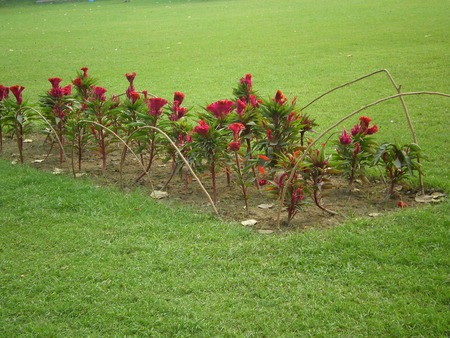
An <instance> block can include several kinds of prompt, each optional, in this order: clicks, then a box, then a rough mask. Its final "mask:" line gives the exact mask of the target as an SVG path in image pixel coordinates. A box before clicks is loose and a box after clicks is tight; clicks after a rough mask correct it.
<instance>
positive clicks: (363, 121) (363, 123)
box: [359, 116, 372, 132]
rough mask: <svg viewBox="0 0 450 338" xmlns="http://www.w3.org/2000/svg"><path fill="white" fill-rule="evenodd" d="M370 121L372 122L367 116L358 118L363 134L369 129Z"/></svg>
mask: <svg viewBox="0 0 450 338" xmlns="http://www.w3.org/2000/svg"><path fill="white" fill-rule="evenodd" d="M370 121H372V119H371V118H370V117H367V116H361V117H360V118H359V125H360V126H361V129H362V130H363V132H365V131H366V130H367V128H369V124H370Z"/></svg>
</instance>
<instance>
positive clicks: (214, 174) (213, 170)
mask: <svg viewBox="0 0 450 338" xmlns="http://www.w3.org/2000/svg"><path fill="white" fill-rule="evenodd" d="M209 170H210V172H211V180H212V188H213V201H214V205H217V189H216V169H215V163H214V161H212V162H211V167H210V169H209Z"/></svg>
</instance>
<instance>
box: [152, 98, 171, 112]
mask: <svg viewBox="0 0 450 338" xmlns="http://www.w3.org/2000/svg"><path fill="white" fill-rule="evenodd" d="M166 104H167V100H165V99H163V98H161V97H152V98H151V99H150V100H149V103H148V113H149V114H150V115H152V116H159V115H161V114H162V107H164V106H165V105H166Z"/></svg>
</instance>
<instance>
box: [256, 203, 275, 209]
mask: <svg viewBox="0 0 450 338" xmlns="http://www.w3.org/2000/svg"><path fill="white" fill-rule="evenodd" d="M258 208H260V209H271V208H273V203H271V204H264V203H263V204H260V205H258Z"/></svg>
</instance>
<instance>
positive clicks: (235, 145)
mask: <svg viewBox="0 0 450 338" xmlns="http://www.w3.org/2000/svg"><path fill="white" fill-rule="evenodd" d="M229 148H230V150H231V151H239V149H241V142H240V141H233V142H230V147H229Z"/></svg>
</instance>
